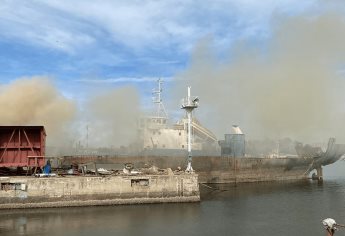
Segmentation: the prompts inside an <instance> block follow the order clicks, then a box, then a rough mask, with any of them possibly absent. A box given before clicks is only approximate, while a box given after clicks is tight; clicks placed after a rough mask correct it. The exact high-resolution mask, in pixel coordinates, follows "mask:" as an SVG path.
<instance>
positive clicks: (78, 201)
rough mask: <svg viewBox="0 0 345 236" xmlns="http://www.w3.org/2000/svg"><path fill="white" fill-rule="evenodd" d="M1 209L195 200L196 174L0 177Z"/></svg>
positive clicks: (197, 195)
mask: <svg viewBox="0 0 345 236" xmlns="http://www.w3.org/2000/svg"><path fill="white" fill-rule="evenodd" d="M0 187H1V188H0V209H12V208H39V207H67V206H91V205H92V206H94V205H117V204H140V203H163V202H198V201H200V193H199V186H198V176H197V175H196V174H178V175H134V176H132V175H120V176H102V177H99V176H68V177H48V178H35V177H0Z"/></svg>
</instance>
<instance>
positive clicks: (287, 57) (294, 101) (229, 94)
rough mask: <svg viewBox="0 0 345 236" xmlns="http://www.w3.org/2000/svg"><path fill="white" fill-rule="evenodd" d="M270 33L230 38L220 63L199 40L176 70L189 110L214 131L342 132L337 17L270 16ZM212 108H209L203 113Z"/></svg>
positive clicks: (317, 136) (344, 113) (305, 135)
mask: <svg viewBox="0 0 345 236" xmlns="http://www.w3.org/2000/svg"><path fill="white" fill-rule="evenodd" d="M275 20H277V22H278V23H275V27H274V30H273V32H272V38H271V39H270V40H269V41H268V42H267V44H265V45H264V46H263V45H260V46H258V47H255V46H249V44H247V43H245V42H240V41H238V42H236V43H235V44H234V46H233V47H232V48H233V49H232V50H231V52H230V53H231V54H230V58H231V60H230V61H228V62H226V63H220V62H218V61H217V59H216V57H215V56H214V55H213V52H212V50H211V46H210V45H211V42H210V41H208V40H205V41H203V42H201V43H200V44H199V45H198V46H197V47H196V49H195V52H194V55H193V56H192V63H191V66H190V67H189V68H188V69H187V70H186V71H185V72H183V73H181V74H180V75H178V76H177V77H178V79H177V81H179V82H178V84H177V86H176V94H177V95H178V97H182V96H183V95H184V93H185V87H186V86H187V85H188V84H189V85H191V86H192V93H193V94H195V95H199V97H200V107H199V108H198V111H197V115H199V117H200V119H201V121H203V122H204V123H206V124H207V126H208V127H209V128H211V129H212V130H215V131H216V134H217V135H218V137H220V138H221V137H222V135H223V134H224V133H229V128H230V127H231V125H232V124H237V125H240V126H241V128H242V130H243V131H245V133H247V134H248V135H249V136H251V137H254V138H258V137H270V138H274V139H277V138H282V137H292V138H295V139H299V140H302V141H320V140H325V139H327V138H328V137H330V136H335V137H338V138H341V139H343V140H344V138H345V126H344V124H343V122H344V120H345V119H344V118H345V105H344V104H345V93H344V91H343V90H344V88H345V78H344V74H342V73H340V71H341V68H342V67H344V62H345V44H344V42H345V21H344V17H343V16H341V15H339V14H336V13H332V14H331V13H328V14H323V15H319V16H313V17H310V16H295V17H291V18H289V19H286V20H284V21H283V20H282V19H275ZM210 114H212V115H210Z"/></svg>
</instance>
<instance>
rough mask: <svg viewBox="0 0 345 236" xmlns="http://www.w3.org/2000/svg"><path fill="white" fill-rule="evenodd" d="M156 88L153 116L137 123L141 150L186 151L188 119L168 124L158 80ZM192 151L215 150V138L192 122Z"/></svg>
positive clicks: (160, 81)
mask: <svg viewBox="0 0 345 236" xmlns="http://www.w3.org/2000/svg"><path fill="white" fill-rule="evenodd" d="M157 82H158V88H157V89H154V90H153V95H154V97H153V103H154V104H155V105H156V109H155V114H153V115H151V116H146V117H142V118H141V119H140V121H139V137H140V140H139V143H140V149H142V150H154V149H166V150H168V149H169V150H181V151H183V150H186V151H187V138H188V119H187V117H185V118H182V119H181V120H179V121H178V122H177V123H175V124H173V125H171V124H169V119H168V115H167V113H166V110H165V107H164V104H163V101H162V97H161V95H162V80H160V79H159V80H158V81H157ZM191 130H192V149H193V151H202V150H204V149H207V148H209V147H213V148H216V146H218V144H217V138H216V136H215V135H214V134H213V133H212V132H211V131H209V130H208V129H206V128H205V127H203V126H202V125H201V124H200V122H199V121H198V120H197V119H196V118H193V120H192V129H191Z"/></svg>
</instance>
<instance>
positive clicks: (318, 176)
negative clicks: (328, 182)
mask: <svg viewBox="0 0 345 236" xmlns="http://www.w3.org/2000/svg"><path fill="white" fill-rule="evenodd" d="M316 173H317V178H318V180H323V170H322V167H321V166H320V167H318V168H317V169H316Z"/></svg>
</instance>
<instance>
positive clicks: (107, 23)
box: [0, 0, 319, 99]
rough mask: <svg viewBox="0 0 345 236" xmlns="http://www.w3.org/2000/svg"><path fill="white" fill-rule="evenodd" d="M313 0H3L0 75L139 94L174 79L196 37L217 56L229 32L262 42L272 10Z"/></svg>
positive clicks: (292, 9) (288, 11)
mask: <svg viewBox="0 0 345 236" xmlns="http://www.w3.org/2000/svg"><path fill="white" fill-rule="evenodd" d="M318 7H319V2H318V1H312V0H307V1H303V2H301V1H298V0H290V1H288V0H285V1H275V0H266V1H255V0H242V1H240V0H237V1H235V0H232V1H224V0H219V1H213V0H209V1H192V0H185V1H176V0H165V1H145V0H142V1H137V0H133V1H128V0H123V1H122V0H118V1H107V0H105V1H93V0H83V1H78V0H76V1H67V0H66V1H64V0H50V1H40V0H36V1H16V0H12V1H10V0H1V1H0V52H1V53H0V64H1V73H0V82H1V83H8V82H11V81H12V80H15V79H17V78H19V77H24V76H25V77H28V76H37V75H44V76H50V77H53V78H54V79H55V82H56V84H57V85H58V87H59V90H60V91H61V92H62V93H63V94H65V95H67V96H69V97H73V98H75V99H82V96H85V95H83V93H82V92H81V89H80V88H83V86H85V85H86V86H93V84H106V86H109V87H117V86H122V85H126V84H132V85H133V84H134V85H135V86H137V87H138V89H139V90H140V91H141V93H142V94H145V93H147V91H151V88H152V87H153V86H154V82H153V81H154V80H155V79H156V78H158V77H163V78H166V81H167V83H166V86H169V83H173V82H174V77H175V75H176V74H177V73H179V72H181V71H183V70H185V69H186V68H187V67H188V65H189V63H190V60H191V54H192V52H193V48H194V47H195V45H196V44H197V43H198V42H200V41H201V40H203V39H205V38H211V39H212V40H211V41H212V48H213V49H214V51H215V53H216V55H217V56H218V58H219V59H220V60H221V59H222V58H224V57H228V56H229V55H228V53H227V52H228V51H229V48H231V46H232V43H233V42H234V41H235V40H238V39H243V40H249V41H251V42H252V43H253V44H260V43H262V42H265V40H266V39H268V38H269V37H270V32H271V29H272V26H273V25H274V16H276V15H281V16H283V17H288V16H291V15H295V14H301V13H303V12H305V11H310V10H313V9H317V8H318ZM230 56H231V55H230ZM90 84H91V85H90ZM145 91H146V92H145Z"/></svg>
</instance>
